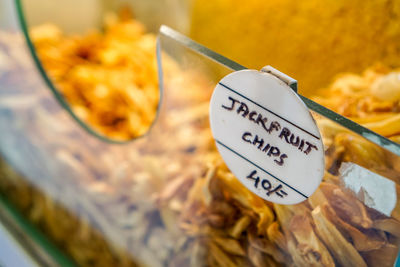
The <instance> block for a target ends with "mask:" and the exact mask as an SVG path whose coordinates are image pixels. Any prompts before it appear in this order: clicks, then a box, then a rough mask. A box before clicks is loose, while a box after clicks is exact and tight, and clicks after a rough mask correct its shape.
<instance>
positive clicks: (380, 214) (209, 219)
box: [0, 15, 400, 266]
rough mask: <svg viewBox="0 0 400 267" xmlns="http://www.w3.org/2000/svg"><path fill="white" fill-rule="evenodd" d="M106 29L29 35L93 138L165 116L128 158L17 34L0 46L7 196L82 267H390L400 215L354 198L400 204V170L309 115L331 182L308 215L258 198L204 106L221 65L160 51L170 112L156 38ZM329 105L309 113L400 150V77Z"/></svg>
mask: <svg viewBox="0 0 400 267" xmlns="http://www.w3.org/2000/svg"><path fill="white" fill-rule="evenodd" d="M105 21H106V27H105V29H106V30H105V31H104V32H103V33H99V32H96V33H93V32H91V33H89V34H87V35H82V36H75V37H69V36H64V35H63V33H62V32H61V31H60V30H59V29H57V28H56V27H55V26H53V25H45V26H40V27H37V28H34V29H31V32H32V35H31V36H32V40H33V44H34V45H35V47H36V49H37V52H38V56H39V58H40V59H41V60H42V63H43V66H44V67H45V69H46V71H47V72H48V75H49V77H50V78H51V79H52V82H53V83H54V86H55V88H56V89H57V90H59V91H60V92H61V93H62V95H63V96H64V97H65V100H66V101H67V103H69V105H70V107H71V109H72V111H73V112H75V114H76V115H77V116H78V117H79V118H81V119H82V121H84V122H87V123H88V125H89V126H90V127H93V128H95V129H96V130H98V131H99V132H102V133H106V134H107V136H110V137H112V138H115V139H117V140H126V139H131V138H132V137H137V136H140V135H143V134H144V133H145V132H146V130H147V129H149V127H150V125H151V124H152V123H153V120H154V119H155V117H157V118H156V121H155V123H154V125H153V126H152V127H151V128H150V130H149V131H148V132H147V133H146V134H145V135H144V136H142V137H141V138H138V139H136V140H134V141H131V142H129V143H126V144H124V145H115V144H110V143H107V142H105V141H104V140H100V139H98V138H97V137H96V136H94V135H92V134H90V133H88V132H87V131H86V130H85V129H84V128H82V127H81V126H80V125H79V124H78V123H77V121H76V120H75V119H74V118H72V117H71V116H70V114H69V113H67V112H66V110H65V109H64V107H63V106H61V105H60V103H59V102H58V101H57V99H56V98H55V97H54V95H53V94H52V92H51V91H50V90H49V88H48V87H47V85H46V83H44V81H43V80H42V77H41V76H39V75H38V72H37V69H36V65H35V64H34V62H33V61H32V58H31V55H30V54H29V53H28V50H27V48H26V40H25V39H24V38H23V36H22V35H21V33H20V32H18V31H16V32H10V31H9V32H0V58H1V59H2V60H0V64H1V62H4V64H1V65H0V69H1V72H0V84H1V85H2V87H1V90H0V127H1V129H2V133H1V139H0V151H1V154H2V156H3V157H4V161H3V162H2V164H1V165H2V166H1V173H2V174H1V177H0V192H1V193H2V194H4V195H6V196H7V197H8V198H9V199H10V200H11V201H13V202H14V203H15V205H16V206H18V207H19V208H20V209H21V210H22V211H23V212H24V214H26V216H27V217H28V218H29V219H30V220H31V221H33V222H34V223H35V224H37V225H38V226H39V227H40V228H41V229H42V230H43V231H44V232H45V233H46V234H48V235H49V237H50V238H51V239H52V240H53V241H54V242H55V244H57V245H58V246H60V247H61V248H62V249H64V250H65V252H66V253H67V254H68V255H70V256H71V257H72V258H73V259H74V260H75V261H76V262H77V263H78V264H80V265H83V266H93V265H94V266H110V265H111V266H116V265H118V266H131V265H133V266H134V265H147V266H165V265H168V266H280V265H294V266H304V265H307V266H308V265H315V266H317V265H322V266H335V265H339V266H340V265H344V266H347V265H349V266H378V265H379V266H392V265H393V262H394V260H395V258H396V256H397V253H398V250H399V249H398V245H399V237H400V232H399V229H400V227H399V226H400V222H399V220H400V207H399V205H400V204H399V203H398V202H397V200H395V201H394V205H395V207H393V208H391V209H389V208H387V207H386V206H384V207H380V206H379V207H380V208H377V206H374V204H373V203H372V202H374V203H375V204H378V202H379V201H378V200H379V199H374V198H372V197H373V196H372V197H371V196H370V198H368V197H367V196H368V194H372V193H376V192H375V191H368V190H367V191H366V189H365V190H364V191H363V190H360V191H359V192H353V191H354V190H353V191H352V190H351V188H350V187H349V183H348V180H346V177H347V176H346V171H347V173H348V172H349V171H351V170H353V169H356V170H358V171H359V174H360V176H361V174H362V173H363V172H364V171H366V170H365V169H368V170H371V171H373V172H375V173H377V174H379V175H381V178H379V179H378V181H385V182H378V185H381V184H382V185H383V184H385V185H386V184H389V187H388V188H390V189H388V190H389V191H387V192H389V193H390V192H391V193H393V192H394V194H395V196H397V199H398V193H399V192H400V191H399V186H398V184H399V183H400V181H399V179H400V169H399V166H400V158H399V157H398V156H396V155H394V154H393V153H391V152H389V151H387V150H385V149H383V148H381V147H379V146H377V145H376V144H373V143H371V142H369V141H367V140H366V139H364V138H363V137H361V136H359V135H357V134H355V133H353V132H351V131H349V130H346V129H345V128H343V127H342V126H340V124H337V123H335V122H332V121H330V120H328V119H326V118H324V117H322V116H320V115H316V114H313V115H314V117H315V119H316V121H317V124H318V125H319V127H320V130H321V133H322V136H323V141H324V146H325V150H326V153H325V156H326V158H325V162H326V171H325V175H324V181H323V182H322V184H321V185H320V187H319V189H318V190H317V191H316V193H315V194H314V195H312V196H311V197H310V198H309V199H308V200H307V201H304V202H303V203H300V204H298V205H289V206H283V205H277V204H272V203H270V202H267V201H265V200H262V199H260V198H259V197H257V196H255V195H254V194H252V193H251V192H249V191H248V190H247V189H246V188H245V187H244V186H243V185H242V184H241V183H240V182H239V181H238V180H237V179H236V178H235V177H234V176H233V174H232V173H231V172H230V171H229V170H228V169H227V167H226V166H225V164H224V163H223V161H222V160H221V157H220V155H219V154H218V152H217V150H216V148H215V145H214V140H213V138H212V135H211V131H210V128H209V118H208V108H209V99H210V96H211V93H212V90H213V88H214V85H215V82H216V81H218V77H215V75H214V74H213V73H212V71H210V70H209V69H208V67H210V64H216V65H218V63H215V62H214V63H211V62H207V64H205V63H204V62H205V61H208V60H209V59H206V58H204V56H202V55H201V54H198V55H197V56H196V57H189V56H188V57H185V54H180V56H178V55H179V53H178V52H177V54H178V55H177V54H175V55H172V54H167V52H168V51H170V50H168V49H165V51H164V50H162V53H163V55H162V59H163V64H162V67H163V68H162V71H163V79H164V83H163V92H162V97H161V98H159V93H158V88H157V87H158V80H157V68H156V56H155V54H154V53H155V49H156V38H155V35H154V34H151V33H146V32H145V30H144V26H143V25H141V24H140V23H139V22H137V21H134V20H133V19H132V18H127V17H123V18H122V19H121V20H118V19H117V18H116V17H115V16H113V15H112V16H109V17H108V18H107V19H106V20H105ZM93 46H94V47H95V48H96V49H88V47H91V48H93ZM172 50H174V51H179V49H178V48H174V49H172ZM21 51H23V52H21ZM151 51H153V53H152V52H151ZM196 59H197V61H196ZM202 61H204V62H202ZM189 66H190V67H189ZM194 66H196V67H194ZM211 69H212V68H211ZM230 71H231V70H229V69H228V68H226V69H225V72H230ZM108 75H109V76H108ZM114 79H115V80H114ZM382 88H383V89H382ZM324 93H325V95H324V96H315V97H314V99H315V100H316V101H317V102H319V103H321V104H323V105H326V106H327V107H329V108H331V109H333V110H335V111H336V112H339V113H341V114H343V115H345V116H348V117H350V118H352V119H354V120H355V121H357V122H359V123H360V124H363V125H365V126H367V127H369V128H371V129H373V130H374V131H376V132H378V133H380V134H382V135H383V136H386V137H388V138H390V139H392V140H393V141H395V142H398V141H399V139H398V138H399V135H400V129H399V124H400V123H399V112H400V108H399V96H400V79H398V70H395V69H390V68H385V67H382V66H378V67H373V68H370V69H368V70H366V71H365V73H364V74H363V75H356V74H346V75H344V76H342V77H339V78H338V79H336V80H335V81H334V82H333V83H332V84H331V85H330V86H329V88H327V89H326V90H324ZM114 101H115V102H114ZM159 101H160V103H161V106H160V107H159V110H158V112H159V113H158V115H156V112H157V108H158V102H159ZM143 103H146V104H143ZM147 103H149V104H147ZM110 108H111V109H110ZM105 113H106V114H107V116H106V117H104V116H103V115H101V114H105ZM105 118H107V119H109V120H103V119H105ZM346 163H347V164H346ZM348 164H350V165H348ZM346 166H347V169H346ZM359 166H362V167H363V168H362V167H359ZM352 168H353V169H352ZM371 177H376V176H374V175H372V176H371ZM371 179H372V178H371ZM366 183H367V181H366ZM382 188H383V187H382ZM390 190H392V191H390ZM393 190H394V191H393ZM371 198H372V201H370V200H371ZM371 203H372V204H371Z"/></svg>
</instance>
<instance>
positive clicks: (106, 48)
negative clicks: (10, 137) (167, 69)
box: [31, 14, 159, 141]
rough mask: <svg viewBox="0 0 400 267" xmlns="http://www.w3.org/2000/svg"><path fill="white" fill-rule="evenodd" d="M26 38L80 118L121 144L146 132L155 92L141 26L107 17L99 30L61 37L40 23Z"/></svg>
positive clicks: (151, 41)
mask: <svg viewBox="0 0 400 267" xmlns="http://www.w3.org/2000/svg"><path fill="white" fill-rule="evenodd" d="M124 17H128V16H127V14H125V16H124ZM31 37H32V40H33V42H34V44H35V48H36V51H37V53H38V55H39V58H40V60H41V62H42V64H43V66H44V68H45V69H46V71H47V72H48V74H49V76H50V78H51V79H52V81H53V82H54V84H55V86H56V88H57V89H58V90H59V91H60V92H61V93H62V95H63V97H64V98H65V99H66V100H67V101H68V103H69V104H70V105H71V108H72V110H73V111H74V112H75V113H76V114H77V116H78V117H79V118H80V119H82V120H83V121H84V122H86V123H88V124H89V125H90V126H91V127H93V128H94V129H95V130H97V131H99V132H100V133H101V134H103V135H105V136H107V137H109V138H112V139H117V140H122V141H123V140H129V139H133V138H135V137H138V136H140V135H143V134H144V133H145V132H146V131H147V130H148V128H149V127H150V125H151V124H152V122H153V120H154V119H155V116H156V110H157V105H158V101H159V93H158V82H157V71H156V58H155V36H154V35H153V34H150V33H146V32H145V28H144V26H143V25H142V24H141V23H139V22H137V21H134V20H132V19H129V18H125V19H119V18H118V17H116V16H115V15H112V14H110V15H108V16H107V17H106V19H105V24H104V32H99V31H95V30H93V31H92V32H89V33H87V34H86V35H84V36H65V35H64V34H63V33H62V32H61V30H60V29H59V28H57V27H56V26H55V25H53V24H45V25H42V26H38V27H36V28H34V29H32V30H31Z"/></svg>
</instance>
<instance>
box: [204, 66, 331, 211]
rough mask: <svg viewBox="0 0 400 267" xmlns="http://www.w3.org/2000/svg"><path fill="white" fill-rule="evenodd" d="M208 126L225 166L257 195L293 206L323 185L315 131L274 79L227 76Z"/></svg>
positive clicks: (253, 72)
mask: <svg viewBox="0 0 400 267" xmlns="http://www.w3.org/2000/svg"><path fill="white" fill-rule="evenodd" d="M210 122H211V130H212V133H213V136H214V139H215V142H216V145H217V147H218V150H219V152H220V154H221V155H222V158H223V159H224V161H225V163H226V164H227V166H228V168H229V169H230V170H231V171H232V173H233V174H234V175H235V176H236V177H237V178H238V179H239V180H240V181H241V182H242V183H243V184H244V185H245V186H246V187H247V188H248V189H249V190H251V191H252V192H253V193H255V194H257V195H258V196H260V197H262V198H264V199H266V200H268V201H271V202H275V203H279V204H296V203H299V202H302V201H304V200H305V199H307V198H308V197H309V196H310V195H311V194H312V193H313V192H314V191H315V190H316V189H317V187H318V186H319V184H320V183H321V180H322V177H323V174H324V148H323V144H322V140H321V135H320V133H319V130H318V127H317V125H316V123H315V121H314V119H313V117H312V116H311V114H310V112H309V110H308V108H307V107H306V105H305V104H304V103H303V101H301V99H300V98H299V96H298V95H297V94H296V93H295V92H294V91H293V90H292V89H291V88H290V87H289V86H288V85H287V84H285V83H284V82H283V81H281V80H280V79H278V78H277V77H275V76H273V75H271V74H268V73H265V72H260V71H256V70H242V71H237V72H234V73H231V74H229V75H227V76H225V77H224V78H223V79H222V80H221V81H220V82H219V83H218V85H217V86H216V87H215V90H214V93H213V95H212V98H211V103H210Z"/></svg>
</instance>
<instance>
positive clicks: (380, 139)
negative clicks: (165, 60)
mask: <svg viewBox="0 0 400 267" xmlns="http://www.w3.org/2000/svg"><path fill="white" fill-rule="evenodd" d="M160 34H161V35H164V36H165V37H167V38H171V39H173V40H174V41H176V42H178V43H180V44H182V45H183V46H186V47H187V48H189V49H190V50H192V51H194V52H196V53H198V54H201V55H203V56H205V57H207V58H209V59H211V60H213V61H215V62H217V63H219V64H222V65H224V66H226V67H228V68H230V69H232V70H234V71H239V70H243V69H246V67H244V66H242V65H240V64H238V63H236V62H235V61H233V60H231V59H229V58H227V57H225V56H223V55H220V54H218V53H216V52H214V51H212V50H211V49H209V48H207V47H205V46H203V45H201V44H199V43H197V42H195V41H193V40H192V39H190V38H189V37H187V36H185V35H183V34H181V33H179V32H177V31H175V30H174V29H172V28H170V27H168V26H166V25H162V26H161V27H160ZM158 60H159V59H158ZM298 95H299V97H300V98H301V99H302V100H303V102H304V103H305V104H306V105H307V107H308V108H309V109H310V110H312V111H315V112H316V113H318V114H320V115H322V116H324V117H326V118H327V119H329V120H331V121H333V122H336V123H338V124H339V125H341V126H343V127H345V128H346V129H348V130H350V131H352V132H354V133H356V134H359V135H360V136H362V137H364V138H365V139H367V140H369V141H371V142H372V143H374V144H376V145H378V146H380V147H382V148H384V149H386V150H388V151H390V152H392V153H394V154H395V155H397V156H400V145H399V144H397V143H395V142H393V141H391V140H389V139H387V138H386V137H384V136H382V135H380V134H378V133H376V132H374V131H371V130H370V129H368V128H365V127H364V126H361V125H360V124H358V123H356V122H354V121H352V120H350V119H348V118H346V117H344V116H342V115H340V114H338V113H336V112H334V111H332V110H330V109H328V108H326V107H324V106H322V105H320V104H318V103H316V102H314V101H313V100H311V99H309V98H307V97H305V96H302V95H300V94H298Z"/></svg>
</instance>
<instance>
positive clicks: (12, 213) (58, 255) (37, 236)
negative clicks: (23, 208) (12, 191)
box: [0, 194, 77, 267]
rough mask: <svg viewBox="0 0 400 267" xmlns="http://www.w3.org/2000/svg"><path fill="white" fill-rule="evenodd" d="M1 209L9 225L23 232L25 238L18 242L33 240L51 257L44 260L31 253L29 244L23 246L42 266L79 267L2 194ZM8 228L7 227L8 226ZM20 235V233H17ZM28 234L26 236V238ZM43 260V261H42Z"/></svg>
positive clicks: (0, 199) (0, 197)
mask: <svg viewBox="0 0 400 267" xmlns="http://www.w3.org/2000/svg"><path fill="white" fill-rule="evenodd" d="M0 208H1V209H3V210H4V211H5V212H6V213H7V214H6V215H7V217H9V218H8V220H10V221H9V222H8V223H10V224H12V226H11V227H12V228H13V229H15V228H16V229H17V230H16V231H21V232H22V233H23V234H24V236H21V238H19V236H18V241H23V242H24V243H26V240H25V238H28V239H31V240H32V241H33V242H34V244H37V245H38V246H39V249H43V251H45V252H46V253H47V255H48V256H50V259H47V255H45V257H46V259H42V256H40V255H36V252H35V251H31V250H30V249H29V248H28V247H27V246H28V245H27V244H22V247H23V248H24V249H27V250H29V251H28V254H30V255H31V256H33V257H34V259H35V260H38V261H39V263H40V264H43V265H47V264H51V265H52V264H54V263H56V264H58V265H59V266H71V267H73V266H77V264H76V263H75V262H74V261H73V260H72V259H71V258H69V257H68V256H66V255H65V254H64V253H62V252H61V251H60V250H59V249H58V248H56V247H55V246H54V244H53V243H52V242H51V241H50V240H48V239H47V238H46V237H45V236H44V235H43V233H41V232H40V231H39V230H38V229H37V228H36V227H35V226H33V225H32V224H31V223H30V222H28V221H27V220H26V219H25V218H24V217H23V216H22V214H20V213H19V212H18V211H17V209H16V208H15V207H14V206H13V205H12V204H11V203H9V202H8V200H6V199H5V198H4V197H3V196H2V195H1V194H0ZM3 219H4V218H3ZM6 228H8V227H7V225H6ZM17 234H18V233H17ZM25 234H26V236H25ZM39 253H40V252H39ZM42 260H43V261H42ZM49 260H51V261H54V262H53V263H51V262H49Z"/></svg>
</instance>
